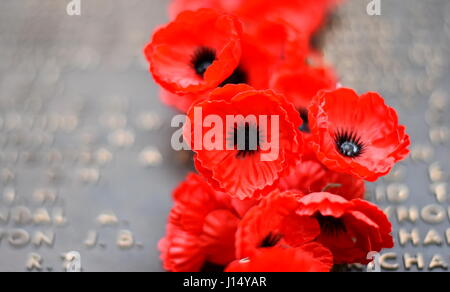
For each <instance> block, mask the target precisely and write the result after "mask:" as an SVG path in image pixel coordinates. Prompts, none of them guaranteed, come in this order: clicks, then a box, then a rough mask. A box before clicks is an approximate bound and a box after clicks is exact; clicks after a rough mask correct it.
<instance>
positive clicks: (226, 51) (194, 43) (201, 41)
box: [144, 9, 242, 95]
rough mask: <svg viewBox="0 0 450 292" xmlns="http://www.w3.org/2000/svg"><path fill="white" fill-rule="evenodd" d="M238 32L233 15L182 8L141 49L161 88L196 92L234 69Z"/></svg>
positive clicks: (180, 92)
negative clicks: (183, 9) (175, 16)
mask: <svg viewBox="0 0 450 292" xmlns="http://www.w3.org/2000/svg"><path fill="white" fill-rule="evenodd" d="M199 32H201V33H199ZM241 33H242V28H241V24H240V22H239V21H238V20H237V19H236V18H235V17H234V16H231V15H228V14H223V13H219V12H216V11H215V10H212V9H200V10H197V11H185V12H183V13H181V14H180V15H179V16H178V17H177V18H176V19H175V20H174V21H172V22H171V23H169V24H168V25H167V26H165V27H163V28H160V29H158V30H157V31H156V32H155V33H154V34H153V37H152V40H151V42H150V44H148V45H147V47H146V48H145V52H144V53H145V56H146V57H147V60H148V61H149V63H150V71H151V73H152V75H153V77H154V79H155V80H156V82H157V83H158V84H160V85H161V86H162V87H163V88H164V89H166V90H167V91H169V92H171V93H174V94H178V95H186V94H187V95H193V94H194V95H198V94H201V93H205V92H206V91H208V90H210V89H213V88H215V87H217V86H218V85H219V84H221V83H222V82H223V81H224V80H225V79H227V78H228V77H229V76H230V75H231V74H232V73H233V72H234V71H235V69H236V68H237V66H238V64H239V61H240V59H241Z"/></svg>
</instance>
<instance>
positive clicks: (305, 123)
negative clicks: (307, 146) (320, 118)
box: [298, 108, 311, 133]
mask: <svg viewBox="0 0 450 292" xmlns="http://www.w3.org/2000/svg"><path fill="white" fill-rule="evenodd" d="M298 112H299V114H300V117H301V118H302V120H303V124H302V125H301V126H300V128H299V130H300V131H302V132H303V133H311V129H310V128H309V119H308V110H307V109H305V108H301V109H299V110H298Z"/></svg>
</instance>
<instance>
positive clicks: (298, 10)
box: [234, 0, 339, 36]
mask: <svg viewBox="0 0 450 292" xmlns="http://www.w3.org/2000/svg"><path fill="white" fill-rule="evenodd" d="M337 2H339V0H277V1H272V0H263V1H261V0H246V1H242V3H240V5H239V6H238V8H237V10H236V11H234V13H235V14H236V15H238V16H239V17H240V18H242V19H243V20H244V22H246V23H250V24H251V23H257V22H260V21H263V20H271V21H279V20H283V21H285V22H286V23H289V24H290V25H292V26H294V27H295V28H297V29H298V30H299V31H301V32H302V33H304V34H306V35H308V36H311V35H312V34H313V33H314V32H315V31H317V30H318V29H319V28H320V27H321V26H322V24H323V23H324V20H325V19H326V17H327V15H328V13H329V12H330V11H331V10H332V9H333V8H334V7H335V5H336V4H337Z"/></svg>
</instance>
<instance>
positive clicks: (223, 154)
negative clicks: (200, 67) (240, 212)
mask: <svg viewBox="0 0 450 292" xmlns="http://www.w3.org/2000/svg"><path fill="white" fill-rule="evenodd" d="M199 113H201V114H200V115H199ZM203 117H205V118H203ZM212 118H214V119H212ZM217 119H218V121H217ZM188 121H190V122H191V123H188V124H186V125H185V129H184V134H185V139H186V141H187V142H188V145H191V148H192V149H193V151H194V152H195V153H196V155H195V164H196V167H197V170H198V171H199V172H200V173H201V174H203V175H204V176H205V177H207V179H208V181H209V182H210V183H211V185H213V186H214V187H216V188H218V189H219V190H221V191H224V192H226V193H228V194H230V195H231V196H233V197H236V198H239V199H246V198H258V197H260V196H261V195H262V194H263V193H264V191H265V190H268V189H270V188H272V187H273V185H274V184H275V183H276V182H277V181H278V180H279V178H280V177H282V176H284V175H286V174H287V172H288V171H289V170H290V169H291V168H292V167H293V166H295V165H296V164H297V163H298V161H299V160H300V159H301V148H302V146H303V141H302V136H301V132H300V131H299V130H298V128H299V127H300V125H301V119H300V117H299V116H298V114H297V112H296V111H295V108H294V107H293V105H292V104H290V103H288V102H287V101H286V99H285V97H284V96H282V95H278V94H276V93H274V92H273V91H271V90H255V89H253V88H252V87H250V86H248V85H245V84H240V85H227V86H225V87H223V88H218V89H216V90H215V91H213V92H212V93H211V95H210V98H209V99H208V100H207V101H203V102H200V103H198V104H196V106H195V107H192V108H191V109H190V111H189V113H188Z"/></svg>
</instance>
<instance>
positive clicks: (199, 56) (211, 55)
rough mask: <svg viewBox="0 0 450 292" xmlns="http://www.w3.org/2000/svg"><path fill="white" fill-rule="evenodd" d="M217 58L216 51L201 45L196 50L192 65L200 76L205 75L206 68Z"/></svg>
mask: <svg viewBox="0 0 450 292" xmlns="http://www.w3.org/2000/svg"><path fill="white" fill-rule="evenodd" d="M215 60H216V51H214V50H213V49H211V48H207V47H200V48H198V49H197V51H195V53H194V56H193V57H192V61H191V63H192V67H193V68H194V70H195V73H197V75H198V76H200V77H203V75H205V72H206V70H207V69H208V68H209V66H211V65H212V63H213V62H214V61H215Z"/></svg>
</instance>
